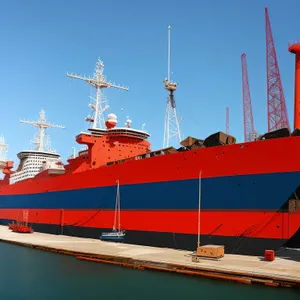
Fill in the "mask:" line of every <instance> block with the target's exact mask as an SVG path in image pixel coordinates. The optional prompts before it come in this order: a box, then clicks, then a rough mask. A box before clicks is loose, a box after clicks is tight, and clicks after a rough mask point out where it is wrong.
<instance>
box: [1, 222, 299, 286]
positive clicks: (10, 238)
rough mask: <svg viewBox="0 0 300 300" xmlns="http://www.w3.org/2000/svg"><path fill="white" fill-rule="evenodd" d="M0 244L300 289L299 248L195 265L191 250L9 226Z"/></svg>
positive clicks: (125, 265) (5, 227)
mask: <svg viewBox="0 0 300 300" xmlns="http://www.w3.org/2000/svg"><path fill="white" fill-rule="evenodd" d="M0 241H1V242H6V243H12V244H17V245H22V246H27V247H31V248H36V249H40V250H46V251H52V252H56V253H62V254H67V255H72V256H75V257H76V258H78V259H84V260H91V261H95V262H101V263H110V264H116V265H122V266H124V267H133V268H137V269H154V270H160V271H169V272H177V273H182V274H189V275H199V276H205V277H211V278H218V279H226V280H231V281H236V282H241V283H246V284H251V283H260V284H265V285H268V286H283V287H294V288H299V287H300V250H296V249H282V250H279V251H278V252H277V253H276V257H275V260H274V261H272V262H269V261H264V258H263V257H257V256H246V255H233V254H225V256H224V257H223V258H221V259H219V260H211V259H205V258H203V259H201V260H200V262H192V255H193V253H192V252H190V251H181V250H174V249H167V248H155V247H148V246H138V245H129V244H120V243H112V242H103V241H100V240H95V239H85V238H77V237H70V236H64V235H51V234H44V233H38V232H34V233H31V234H21V233H15V232H12V231H11V230H9V229H8V227H7V226H0ZM195 248H196V247H195Z"/></svg>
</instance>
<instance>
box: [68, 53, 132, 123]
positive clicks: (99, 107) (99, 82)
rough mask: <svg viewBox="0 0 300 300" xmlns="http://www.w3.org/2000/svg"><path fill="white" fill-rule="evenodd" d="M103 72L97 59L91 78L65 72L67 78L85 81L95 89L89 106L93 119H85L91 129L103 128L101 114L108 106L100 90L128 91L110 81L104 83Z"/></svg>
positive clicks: (102, 67) (102, 65) (101, 63)
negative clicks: (90, 125)
mask: <svg viewBox="0 0 300 300" xmlns="http://www.w3.org/2000/svg"><path fill="white" fill-rule="evenodd" d="M103 71H104V63H103V62H102V61H101V60H100V58H98V61H97V63H96V70H95V73H94V76H93V78H90V77H85V76H79V75H76V74H73V73H68V72H67V77H70V78H75V79H80V80H83V81H85V82H86V83H87V84H89V85H91V86H93V87H95V88H96V97H95V98H93V97H91V103H90V104H89V107H90V108H92V109H93V111H94V113H93V117H87V118H86V121H87V122H91V123H92V128H93V129H97V128H98V129H104V128H105V121H104V116H103V113H104V111H106V110H107V109H108V108H109V106H108V105H107V100H106V98H104V96H103V95H102V89H104V88H110V87H113V88H116V89H119V90H124V91H128V90H129V88H128V87H125V86H120V85H115V84H114V83H111V82H110V81H109V82H108V81H106V77H105V76H104V75H103Z"/></svg>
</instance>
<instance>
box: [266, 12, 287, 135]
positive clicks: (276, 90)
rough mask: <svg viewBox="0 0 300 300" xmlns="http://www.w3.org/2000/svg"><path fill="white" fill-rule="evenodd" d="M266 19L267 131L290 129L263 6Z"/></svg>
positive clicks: (269, 26)
mask: <svg viewBox="0 0 300 300" xmlns="http://www.w3.org/2000/svg"><path fill="white" fill-rule="evenodd" d="M265 20H266V56H267V58H266V60H267V104H268V131H269V132H270V131H274V130H277V129H280V128H288V129H289V130H290V125H289V120H288V114H287V109H286V104H285V98H284V94H283V89H282V83H281V79H280V73H279V67H278V62H277V57H276V51H275V46H274V40H273V35H272V30H271V24H270V19H269V14H268V8H267V7H265Z"/></svg>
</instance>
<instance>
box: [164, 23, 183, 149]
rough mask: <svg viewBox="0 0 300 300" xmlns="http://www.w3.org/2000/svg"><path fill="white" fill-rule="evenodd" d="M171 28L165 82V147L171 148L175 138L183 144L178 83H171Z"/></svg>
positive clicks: (169, 28)
mask: <svg viewBox="0 0 300 300" xmlns="http://www.w3.org/2000/svg"><path fill="white" fill-rule="evenodd" d="M170 74H171V26H170V25H169V26H168V78H166V79H165V80H164V86H165V89H166V90H167V91H168V92H169V96H168V98H167V109H166V115H165V128H164V142H163V147H164V148H166V147H169V142H170V139H171V138H172V137H174V136H177V137H178V140H179V143H180V142H181V133H180V128H179V120H178V117H177V112H176V103H175V99H174V92H175V91H176V89H177V83H175V82H171V78H170V76H171V75H170Z"/></svg>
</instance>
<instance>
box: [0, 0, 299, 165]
mask: <svg viewBox="0 0 300 300" xmlns="http://www.w3.org/2000/svg"><path fill="white" fill-rule="evenodd" d="M264 6H268V9H269V16H270V20H271V26H272V31H273V37H274V40H275V46H276V51H277V58H278V62H279V67H280V73H281V79H282V84H283V88H284V94H285V98H286V102H287V108H288V115H289V120H290V124H291V127H293V95H294V90H293V88H294V56H293V55H292V54H290V53H289V52H288V51H287V44H288V42H289V41H293V40H297V39H300V31H299V24H298V12H299V10H300V2H299V1H297V0H285V1H279V0H277V1H275V0H265V1H260V0H252V1H251V0H244V1H242V0H240V1H238V0H236V1H234V0H227V1H225V0H210V1H209V0H207V1H201V0H198V1H197V0H194V1H189V0H186V1H178V0H176V1H158V0H151V1H137V0H135V1H134V0H127V1H121V0H119V1H118V0H115V1H77V0H73V1H69V0H64V1H57V0H55V1H47V2H46V1H32V0H28V1H16V0H11V1H2V2H1V10H0V37H1V44H0V45H1V46H0V50H1V55H0V66H1V73H0V86H1V88H0V101H1V111H2V114H1V118H0V134H2V135H3V136H4V137H5V139H6V141H7V143H8V144H9V153H8V158H10V159H13V160H16V154H17V153H18V152H19V151H21V150H24V149H28V148H31V147H32V145H30V140H32V139H33V137H34V134H35V132H36V131H35V128H34V127H33V126H30V125H25V124H21V123H20V119H32V120H36V119H37V118H38V113H39V111H40V110H41V108H44V109H45V111H46V115H47V119H48V120H49V121H51V122H54V123H56V124H63V125H65V126H66V129H64V130H61V129H50V130H49V132H48V133H49V134H50V137H51V141H52V146H53V147H54V148H55V149H56V150H57V152H59V153H60V154H61V156H62V158H63V159H64V160H65V159H66V158H67V157H68V156H69V155H70V154H71V153H72V147H74V146H75V147H76V150H77V151H78V150H80V149H81V147H80V146H79V145H76V142H75V135H76V134H78V133H79V132H80V131H85V130H86V129H87V126H88V124H87V123H86V122H85V121H84V119H85V117H86V116H87V115H88V114H89V113H90V109H89V108H88V103H89V95H90V93H91V88H90V87H89V86H88V85H87V84H85V83H84V82H81V81H78V80H72V79H70V78H67V77H66V72H67V71H69V72H77V73H80V74H86V75H92V74H93V72H94V68H95V63H96V61H97V58H98V57H100V58H101V59H102V60H103V61H104V65H105V70H104V72H105V75H106V76H107V78H108V79H111V80H112V81H115V82H116V83H119V84H124V85H127V86H129V88H130V91H129V92H121V91H119V90H116V89H108V90H105V91H104V93H105V95H106V97H107V98H108V100H109V104H110V112H114V113H115V114H116V115H117V116H118V120H119V125H122V126H123V125H124V122H125V118H126V116H129V117H130V118H131V120H132V121H133V122H132V127H134V128H137V129H141V126H142V124H143V123H144V122H145V123H146V127H145V129H146V130H147V131H149V133H150V134H151V138H150V141H151V143H152V148H153V149H157V148H161V147H162V142H163V130H164V115H165V105H166V95H167V93H166V91H165V90H164V87H163V79H164V78H165V77H166V76H167V27H168V25H171V26H172V33H171V35H172V36H171V39H172V41H171V43H172V55H171V56H172V58H171V59H172V72H173V74H172V76H171V78H172V79H173V80H174V81H176V82H177V83H178V90H177V91H176V95H175V96H176V101H177V111H178V114H179V115H180V116H181V118H182V123H181V128H182V132H183V137H186V136H188V135H191V136H195V137H198V138H205V137H207V136H208V135H209V134H211V133H213V132H216V131H219V130H223V131H225V116H226V106H228V107H229V108H230V133H231V134H232V135H234V136H235V137H236V138H237V139H238V141H239V142H241V141H242V140H243V110H242V90H241V60H240V55H241V54H242V53H243V52H245V53H246V55H247V64H248V73H249V81H250V89H251V97H252V105H253V115H254V122H255V127H256V129H257V130H258V131H259V132H260V133H263V132H266V131H267V102H266V57H265V19H264ZM122 109H123V110H122ZM174 145H175V146H178V144H177V143H176V141H174Z"/></svg>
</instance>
